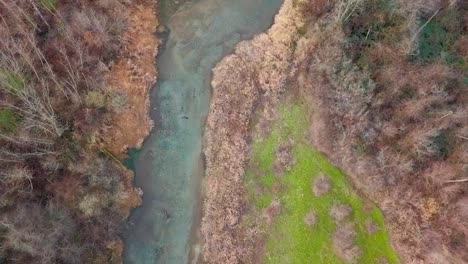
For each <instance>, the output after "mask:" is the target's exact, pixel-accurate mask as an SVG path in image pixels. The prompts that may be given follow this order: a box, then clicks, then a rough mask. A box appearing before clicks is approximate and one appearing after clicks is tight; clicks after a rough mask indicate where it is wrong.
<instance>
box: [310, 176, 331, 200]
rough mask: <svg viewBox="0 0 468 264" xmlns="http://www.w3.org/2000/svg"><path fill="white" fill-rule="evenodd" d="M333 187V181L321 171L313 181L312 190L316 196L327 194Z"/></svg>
mask: <svg viewBox="0 0 468 264" xmlns="http://www.w3.org/2000/svg"><path fill="white" fill-rule="evenodd" d="M330 189H331V183H330V180H329V179H328V177H327V176H325V174H323V173H321V174H320V175H319V176H318V177H317V178H315V179H314V180H313V182H312V192H313V193H314V195H315V196H317V197H319V196H322V195H324V194H327V193H328V192H329V191H330Z"/></svg>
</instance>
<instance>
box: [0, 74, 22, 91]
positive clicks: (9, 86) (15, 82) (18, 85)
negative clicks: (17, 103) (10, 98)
mask: <svg viewBox="0 0 468 264" xmlns="http://www.w3.org/2000/svg"><path fill="white" fill-rule="evenodd" d="M25 83H26V82H25V80H24V78H23V76H21V75H19V74H16V73H14V72H12V71H9V70H5V69H0V85H1V86H3V87H4V88H5V89H6V90H8V91H9V92H11V93H13V94H18V93H19V92H20V91H22V90H23V89H24V87H25Z"/></svg>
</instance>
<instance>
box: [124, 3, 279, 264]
mask: <svg viewBox="0 0 468 264" xmlns="http://www.w3.org/2000/svg"><path fill="white" fill-rule="evenodd" d="M165 1H169V0H163V1H162V2H165ZM281 3H282V0H194V1H188V2H184V3H183V5H182V6H181V7H179V8H178V9H177V11H175V12H174V11H170V12H172V13H171V14H160V15H161V17H163V18H165V20H167V21H163V23H164V24H165V25H166V26H167V27H168V28H169V31H170V34H169V37H168V40H167V42H166V45H165V47H164V48H162V49H161V51H160V55H159V56H158V59H157V67H158V71H159V77H158V85H157V87H156V88H155V89H153V90H152V92H151V102H152V103H151V117H152V118H153V120H154V121H155V129H154V130H153V132H152V133H151V135H150V136H149V137H148V138H147V139H146V141H145V144H144V145H143V148H142V150H141V152H139V154H138V155H137V156H136V157H135V160H134V169H135V172H136V178H135V182H136V185H137V186H138V187H140V188H142V189H143V191H144V195H143V205H142V206H141V207H139V208H137V209H135V210H134V211H133V212H132V214H131V216H130V220H129V224H128V226H129V227H128V230H127V231H126V234H125V252H124V259H125V263H127V264H155V263H158V264H159V263H161V264H183V263H189V262H195V261H194V260H193V259H196V254H194V252H196V250H193V248H194V245H195V244H196V241H195V240H196V239H195V236H194V234H195V233H196V232H195V231H194V230H196V229H197V227H198V224H199V219H200V212H201V208H200V205H201V202H200V197H201V194H200V190H201V181H202V178H203V174H204V172H203V163H202V154H201V153H202V136H203V130H204V123H205V119H206V115H207V113H208V110H209V103H210V94H211V91H210V90H211V88H210V81H211V69H212V68H213V67H214V65H215V64H216V63H217V62H218V61H219V60H220V59H221V58H222V57H223V56H225V55H226V54H228V53H230V52H232V49H233V48H234V46H235V45H236V44H237V43H238V42H239V41H241V40H244V39H250V38H252V37H253V35H255V34H258V33H260V32H262V31H265V30H266V29H267V28H268V27H269V26H270V25H271V24H272V22H273V16H274V14H275V13H276V12H277V11H278V10H279V7H280V5H281ZM165 10H173V9H162V11H163V12H164V11H165ZM168 12H169V11H168ZM128 133H131V131H128Z"/></svg>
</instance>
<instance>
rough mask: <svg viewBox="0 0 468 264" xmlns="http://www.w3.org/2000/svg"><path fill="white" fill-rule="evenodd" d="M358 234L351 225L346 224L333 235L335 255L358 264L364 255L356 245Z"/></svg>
mask: <svg viewBox="0 0 468 264" xmlns="http://www.w3.org/2000/svg"><path fill="white" fill-rule="evenodd" d="M355 240H356V232H355V231H354V227H353V226H352V225H351V224H349V223H348V224H344V225H341V226H339V227H338V228H337V230H336V231H335V233H333V237H332V242H333V249H334V250H335V253H336V254H337V255H338V256H339V257H340V258H342V259H344V260H346V261H349V262H351V263H356V261H357V259H358V258H359V256H360V255H361V254H362V250H361V248H359V247H358V246H356V245H355V242H356V241H355Z"/></svg>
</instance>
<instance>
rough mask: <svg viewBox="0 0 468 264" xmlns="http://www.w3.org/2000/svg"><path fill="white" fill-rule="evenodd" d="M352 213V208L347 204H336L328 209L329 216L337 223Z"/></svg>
mask: <svg viewBox="0 0 468 264" xmlns="http://www.w3.org/2000/svg"><path fill="white" fill-rule="evenodd" d="M352 212H353V208H351V206H349V205H347V204H339V203H336V204H334V205H333V206H332V208H331V209H330V216H331V217H332V218H333V219H334V220H335V221H338V222H341V221H343V220H344V219H346V218H347V217H348V216H349V215H350V214H351V213H352Z"/></svg>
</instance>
